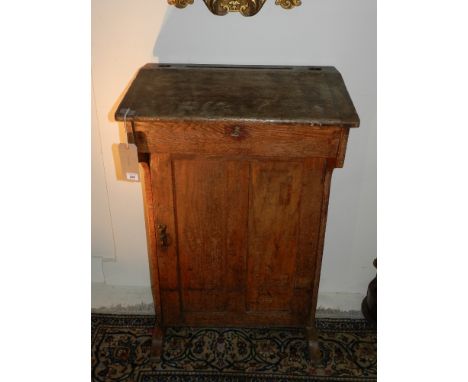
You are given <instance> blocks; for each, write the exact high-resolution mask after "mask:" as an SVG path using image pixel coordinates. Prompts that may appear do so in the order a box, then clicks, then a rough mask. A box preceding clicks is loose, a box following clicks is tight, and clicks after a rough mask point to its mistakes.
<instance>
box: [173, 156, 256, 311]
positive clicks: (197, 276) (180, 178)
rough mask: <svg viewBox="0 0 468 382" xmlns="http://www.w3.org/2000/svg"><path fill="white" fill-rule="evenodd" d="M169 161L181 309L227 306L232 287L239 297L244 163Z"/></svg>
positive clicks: (245, 197) (245, 207)
mask: <svg viewBox="0 0 468 382" xmlns="http://www.w3.org/2000/svg"><path fill="white" fill-rule="evenodd" d="M173 166H174V187H175V205H176V213H177V235H178V243H179V262H180V274H181V283H182V300H183V306H184V311H186V312H196V311H212V312H219V311H226V310H227V308H228V302H229V296H230V298H232V294H233V293H234V292H235V293H237V296H235V297H236V298H237V299H243V298H244V287H245V282H244V277H245V257H246V242H245V238H246V236H247V235H246V230H247V211H248V205H247V203H248V174H249V164H248V162H247V161H225V160H214V159H176V160H174V161H173ZM231 305H232V304H231ZM238 305H239V304H238ZM242 308H243V307H242Z"/></svg>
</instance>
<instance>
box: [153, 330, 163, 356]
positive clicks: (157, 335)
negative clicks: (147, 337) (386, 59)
mask: <svg viewBox="0 0 468 382" xmlns="http://www.w3.org/2000/svg"><path fill="white" fill-rule="evenodd" d="M163 338H164V331H163V330H162V329H161V328H160V327H159V326H155V328H154V330H153V337H152V340H151V356H150V357H151V361H156V362H159V361H161V354H162V350H163Z"/></svg>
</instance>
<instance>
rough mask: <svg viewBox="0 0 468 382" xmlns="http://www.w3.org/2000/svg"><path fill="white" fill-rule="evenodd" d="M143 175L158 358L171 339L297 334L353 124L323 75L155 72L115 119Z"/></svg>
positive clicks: (312, 302)
mask: <svg viewBox="0 0 468 382" xmlns="http://www.w3.org/2000/svg"><path fill="white" fill-rule="evenodd" d="M116 119H117V120H120V121H125V125H126V127H127V131H128V138H129V141H133V142H134V143H135V144H136V145H137V148H138V153H139V159H140V161H141V162H142V168H143V175H144V176H143V178H144V190H145V206H146V216H147V230H148V243H149V247H150V250H149V258H150V269H151V281H152V291H153V296H154V303H155V308H156V316H157V320H158V324H157V329H156V330H155V338H154V345H155V349H154V350H155V353H156V354H158V353H159V352H160V345H161V337H162V334H163V330H164V327H167V326H180V325H188V326H198V325H200V326H227V327H230V326H282V327H284V326H303V327H305V328H306V329H307V335H308V337H309V346H310V350H311V353H314V352H317V349H318V346H317V343H316V336H315V331H314V319H315V308H316V303H317V293H318V286H319V279H320V267H321V258H322V253H323V245H324V237H325V226H326V216H327V207H328V197H329V192H330V182H331V175H332V171H333V169H334V168H335V167H342V166H343V161H344V156H345V148H346V144H347V138H348V133H349V128H350V127H357V126H358V125H359V119H358V117H357V115H356V112H355V110H354V106H353V105H352V102H351V100H350V99H349V96H348V93H347V91H346V88H345V86H344V84H343V81H342V79H341V76H340V74H339V73H338V72H337V71H336V69H334V68H328V67H321V68H315V67H314V68H309V67H222V66H198V65H157V64H148V65H146V66H145V67H143V68H142V69H141V70H140V72H139V73H138V75H137V77H136V79H135V80H134V82H133V84H132V85H131V87H130V88H129V90H128V92H127V94H126V95H125V97H124V99H123V101H122V102H121V105H120V106H119V108H118V110H117V112H116Z"/></svg>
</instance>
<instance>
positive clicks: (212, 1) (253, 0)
mask: <svg viewBox="0 0 468 382" xmlns="http://www.w3.org/2000/svg"><path fill="white" fill-rule="evenodd" d="M203 1H204V3H205V4H206V6H207V7H208V9H209V10H210V11H211V12H212V13H214V14H215V15H218V16H224V15H225V14H227V13H228V12H240V14H242V15H243V16H253V15H256V14H257V13H258V12H259V11H260V9H261V8H262V7H263V4H265V2H266V0H203ZM167 2H168V3H169V5H175V6H176V7H177V8H185V7H186V6H187V5H189V4H193V0H167ZM275 4H276V5H280V6H282V7H283V8H284V9H291V8H294V7H297V6H299V5H301V0H276V2H275Z"/></svg>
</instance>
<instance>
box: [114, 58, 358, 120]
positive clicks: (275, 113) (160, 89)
mask: <svg viewBox="0 0 468 382" xmlns="http://www.w3.org/2000/svg"><path fill="white" fill-rule="evenodd" d="M127 109H130V110H127ZM125 114H127V117H126V119H127V120H128V121H164V120H179V121H180V120H193V121H213V120H217V121H219V120H224V121H239V122H241V121H243V122H249V121H252V122H269V123H294V124H308V125H316V126H317V125H318V126H342V127H357V126H359V117H358V115H357V114H356V110H355V108H354V105H353V103H352V101H351V98H350V97H349V94H348V91H347V90H346V86H345V84H344V82H343V79H342V77H341V74H340V73H339V72H338V71H337V70H336V69H335V68H333V67H327V66H322V67H308V66H223V65H191V64H147V65H145V66H144V67H143V68H141V69H140V71H139V72H138V74H137V76H136V78H135V79H134V81H133V83H132V84H131V86H130V88H129V89H128V91H127V93H126V95H125V97H124V99H123V100H122V102H121V103H120V106H119V107H118V108H117V111H116V113H115V118H116V120H118V121H123V120H124V116H125Z"/></svg>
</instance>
